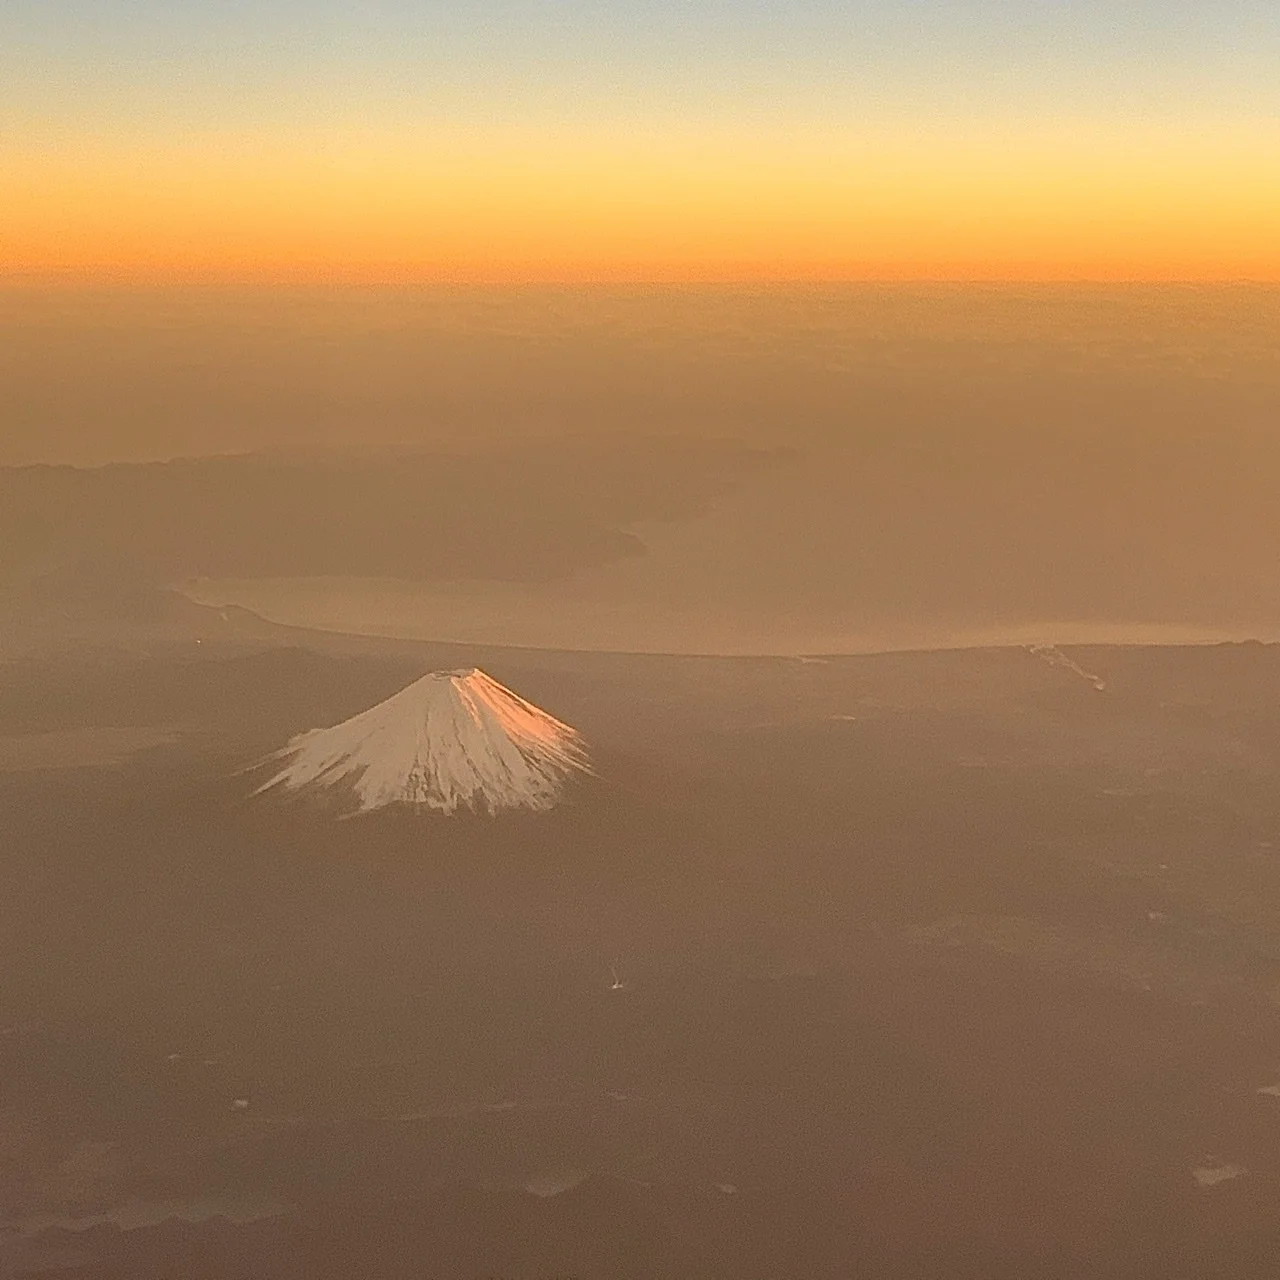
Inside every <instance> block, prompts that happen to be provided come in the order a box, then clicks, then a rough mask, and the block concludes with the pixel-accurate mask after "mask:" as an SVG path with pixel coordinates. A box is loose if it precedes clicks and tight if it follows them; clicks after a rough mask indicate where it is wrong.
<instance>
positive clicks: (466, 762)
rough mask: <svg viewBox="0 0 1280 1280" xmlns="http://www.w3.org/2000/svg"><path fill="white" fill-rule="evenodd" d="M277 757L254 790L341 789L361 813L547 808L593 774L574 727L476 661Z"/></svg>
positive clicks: (436, 675)
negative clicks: (579, 777)
mask: <svg viewBox="0 0 1280 1280" xmlns="http://www.w3.org/2000/svg"><path fill="white" fill-rule="evenodd" d="M270 759H271V760H272V761H277V762H278V761H284V762H285V764H284V767H283V768H282V769H280V770H279V771H278V772H277V773H275V774H274V775H273V776H272V777H270V778H269V779H268V780H267V781H266V782H264V783H263V784H262V786H260V787H259V788H258V790H257V792H255V794H259V795H260V794H262V793H264V792H267V791H272V790H275V789H277V788H279V789H282V790H284V791H297V792H304V793H308V794H311V795H317V794H324V793H334V794H336V796H337V797H338V798H340V799H348V800H354V801H355V807H356V809H357V811H359V812H368V811H369V810H371V809H379V808H382V807H383V806H384V805H398V804H404V805H411V806H414V807H421V808H426V809H436V810H439V811H441V812H443V813H454V812H456V811H457V810H458V809H460V808H466V809H473V810H477V811H482V812H487V813H490V814H492V813H496V812H498V811H499V810H501V809H549V808H551V807H552V805H554V804H555V803H556V802H557V801H558V800H559V799H560V797H561V794H562V791H563V786H564V783H565V781H566V780H567V779H568V778H569V777H570V776H572V775H573V774H575V773H586V772H590V766H589V764H588V761H587V754H586V748H585V745H584V743H583V741H582V739H581V737H580V736H579V734H578V733H577V731H576V730H575V729H572V728H570V726H569V725H567V724H562V723H561V722H560V721H559V720H556V719H555V718H554V717H552V716H550V715H548V714H547V713H546V712H545V711H541V710H539V708H537V707H535V706H534V705H533V704H532V703H529V702H526V701H525V700H524V699H523V698H521V697H519V696H518V695H517V694H515V693H512V691H511V690H510V689H508V688H506V687H505V686H503V685H501V684H499V683H498V682H497V681H496V680H494V679H493V678H492V677H490V676H488V675H486V674H485V673H484V672H483V671H480V670H479V669H477V668H474V667H473V668H470V669H464V670H457V671H436V672H432V673H431V674H430V675H426V676H423V677H422V678H421V679H420V680H415V681H414V683H413V684H411V685H409V686H408V687H407V688H405V689H402V690H401V691H400V692H399V693H397V694H394V695H393V696H392V697H390V698H387V699H386V700H385V701H384V702H380V703H378V704H377V705H376V706H374V707H370V708H369V710H368V711H363V712H361V713H360V714H359V715H356V716H352V717H351V718H350V719H349V720H344V721H343V722H342V723H341V724H336V725H333V726H332V727H330V728H327V729H312V730H309V731H308V732H306V733H302V734H298V735H297V736H296V737H294V738H292V739H291V740H290V742H289V744H288V745H287V746H286V747H284V748H283V749H282V750H281V751H278V752H276V753H275V754H274V755H273V756H272V757H270ZM264 763H265V762H264Z"/></svg>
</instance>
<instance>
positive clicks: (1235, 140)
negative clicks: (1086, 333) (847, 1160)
mask: <svg viewBox="0 0 1280 1280" xmlns="http://www.w3.org/2000/svg"><path fill="white" fill-rule="evenodd" d="M15 4H16V8H15V9H14V10H13V15H16V19H15V18H14V17H11V18H10V19H8V20H6V19H5V18H3V17H0V46H3V44H4V38H5V37H6V34H7V35H8V37H9V41H8V50H9V51H8V53H7V54H6V53H5V52H4V50H3V48H0V77H2V76H4V75H8V77H9V79H10V83H11V88H10V91H9V96H8V98H7V100H3V101H0V183H2V184H3V191H4V198H3V200H0V273H8V274H21V275H30V274H35V275H37V276H42V275H48V276H70V277H73V278H84V277H112V278H139V279H162V280H163V279H182V278H209V279H247V280H271V279H286V280H308V279H347V280H365V279H369V280H414V279H421V280H439V279H453V280H457V279H461V280H496V281H513V280H521V279H530V280H546V279H563V280H623V279H640V280H644V279H664V280H698V279H726V278H728V279H752V278H761V279H778V278H807V279H815V278H816V279H841V278H846V279H847V278H889V279H893V278H921V277H940V278H1003V279H1064V278H1065V279H1103V280H1114V279H1134V280H1161V279H1228V280H1234V279H1254V280H1278V279H1280V234H1277V228H1280V110H1273V109H1272V107H1274V106H1275V105H1276V104H1274V103H1273V102H1272V100H1271V99H1272V98H1273V97H1274V96H1276V95H1275V93H1274V90H1273V89H1271V88H1268V87H1267V86H1268V85H1270V84H1272V83H1273V81H1274V77H1272V78H1271V79H1268V78H1266V76H1265V74H1264V72H1263V70H1262V68H1263V67H1264V66H1265V65H1266V63H1267V56H1266V55H1267V50H1268V48H1270V47H1271V45H1275V46H1276V47H1280V34H1278V33H1280V23H1276V22H1272V23H1269V24H1266V25H1265V26H1260V25H1259V22H1260V19H1258V18H1257V16H1256V13H1255V12H1254V10H1253V9H1250V8H1249V7H1248V6H1242V5H1238V4H1233V3H1231V2H1230V0H1227V5H1226V8H1225V9H1224V10H1221V11H1219V15H1218V18H1216V19H1214V20H1212V21H1211V20H1210V18H1209V17H1208V16H1206V15H1205V14H1204V13H1203V11H1202V9H1197V8H1196V7H1195V6H1188V5H1184V4H1182V3H1181V0H1170V3H1169V4H1166V5H1164V6H1161V5H1154V4H1149V3H1147V2H1146V0H1135V3H1134V4H1133V5H1131V6H1129V7H1128V8H1126V10H1125V13H1124V14H1123V15H1121V16H1120V17H1119V18H1118V17H1117V16H1116V11H1115V9H1114V8H1109V7H1108V6H1103V5H1099V4H1097V3H1093V0H1082V3H1081V5H1080V6H1079V8H1078V9H1077V8H1073V9H1072V11H1071V13H1070V14H1068V13H1065V12H1063V13H1061V14H1060V13H1058V12H1057V10H1056V9H1055V10H1053V11H1052V12H1050V11H1049V9H1046V10H1045V12H1044V13H1041V12H1040V10H1039V9H1036V10H1035V13H1034V14H1033V15H1032V18H1029V19H1028V20H1027V21H1025V22H1015V21H1014V20H1013V17H1012V16H1011V11H1010V10H1009V9H1008V7H1007V6H1001V5H1000V4H997V3H994V0H963V2H960V0H957V4H956V5H954V6H952V7H951V8H948V6H946V5H943V4H940V3H935V2H934V0H928V3H924V4H923V7H921V6H915V7H913V6H912V5H905V4H898V3H889V2H888V0H875V2H873V0H851V2H850V4H849V5H848V6H847V7H846V6H837V7H835V8H834V9H833V8H832V7H831V6H829V5H823V4H821V3H819V0H802V2H801V3H800V7H799V8H798V9H797V11H796V14H794V15H793V16H792V20H790V21H789V23H784V24H779V23H778V22H777V21H776V20H775V17H774V16H770V15H771V13H772V11H771V10H768V9H767V8H765V7H762V6H760V5H759V4H756V3H754V2H753V0H752V2H747V3H745V5H744V8H743V10H742V11H741V12H739V11H737V10H735V11H734V15H736V16H734V15H729V16H726V14H727V12H728V11H725V12H724V13H722V12H721V10H720V9H719V8H718V7H716V6H714V5H710V4H705V3H702V0H699V3H697V4H693V5H691V6H688V7H686V8H681V7H680V6H672V5H671V4H669V3H667V4H659V5H658V8H657V9H655V10H654V13H655V14H658V17H656V18H653V17H651V18H649V19H646V20H645V21H646V22H649V23H650V26H649V27H646V26H645V22H641V21H640V19H639V18H637V17H636V16H635V15H634V14H633V15H632V16H631V17H630V18H628V17H627V16H626V13H625V12H624V10H623V8H620V7H619V6H618V5H617V4H614V3H612V0H610V3H609V4H605V5H603V6H602V8H601V10H600V15H603V16H600V15H597V18H596V20H597V22H598V25H597V26H596V27H592V26H591V23H590V21H589V20H588V18H587V17H586V16H585V11H583V13H580V14H578V17H577V18H575V20H574V21H575V23H576V25H573V24H570V25H566V26H564V27H561V28H553V27H548V23H547V14H546V12H544V11H543V10H542V9H539V8H538V6H536V5H534V6H529V5H523V4H520V3H513V4H512V5H511V6H509V11H508V9H503V10H501V12H500V13H499V11H497V10H494V9H493V8H492V6H489V7H488V8H486V7H485V6H484V5H483V4H478V3H476V0H467V3H466V4H465V5H464V8H465V9H466V11H467V12H466V13H465V14H463V15H461V17H460V18H459V20H458V21H457V23H456V24H455V25H454V26H452V27H450V26H447V25H446V26H439V25H437V27H432V28H430V29H419V27H418V26H415V25H414V24H415V23H419V24H420V23H421V22H422V21H425V19H424V18H423V17H422V15H423V14H427V13H428V11H429V10H428V9H422V8H415V7H414V6H412V5H409V4H405V3H401V0H387V3H386V4H385V5H384V6H383V7H382V8H380V9H379V10H378V12H379V14H381V15H382V20H383V23H384V26H383V27H381V28H377V29H374V28H369V29H364V28H360V29H356V28H351V27H350V25H349V21H348V19H347V18H343V17H341V14H340V11H339V9H333V10H332V12H330V11H329V10H328V9H325V10H324V11H323V13H322V14H321V18H320V19H317V20H316V22H315V23H313V24H312V25H310V26H308V25H305V24H303V23H302V21H301V20H302V17H303V16H304V15H303V14H302V12H301V10H299V9H297V6H296V5H292V4H291V3H290V2H288V0H269V2H268V3H266V4H265V7H264V8H263V9H262V10H261V13H260V14H258V11H257V10H254V11H253V13H250V11H249V10H245V11H244V12H243V13H241V14H240V17H239V18H238V19H237V21H236V22H235V23H232V22H231V20H230V18H227V17H226V15H222V16H219V15H220V13H221V10H220V9H219V8H218V7H217V6H209V5H203V4H198V3H194V0H187V2H186V3H180V4H178V5H177V6H176V7H170V8H166V7H164V6H158V5H155V4H154V3H152V0H146V2H145V3H141V2H140V3H139V4H138V5H135V6H134V7H132V8H130V7H129V6H125V5H122V4H120V3H118V0H107V2H106V3H105V5H104V6H102V7H100V8H97V9H93V10H92V14H96V15H97V19H96V25H95V23H94V22H91V21H90V18H91V16H92V14H91V13H90V9H88V8H86V7H85V6H84V4H83V3H82V0H48V2H47V3H45V4H43V5H41V4H35V3H34V0H15ZM54 10H65V11H66V12H65V13H64V14H63V15H62V16H63V18H64V19H65V22H64V24H63V27H62V28H58V26H57V17H58V15H57V13H55V12H54ZM295 10H297V11H296V12H295ZM384 10H385V12H384ZM144 11H145V12H144ZM1237 11H1238V12H1237ZM237 12H239V11H238V10H237ZM343 12H345V11H343ZM441 12H442V13H443V10H442V11H441ZM574 12H575V13H577V12H578V11H577V10H574ZM593 12H594V11H593ZM430 13H433V14H434V13H435V10H434V9H431V10H430ZM254 14H258V16H257V17H255V16H254ZM495 14H498V17H501V16H502V15H506V16H505V18H503V20H502V21H501V22H500V21H498V17H495ZM263 15H265V16H263ZM1250 15H1253V16H1252V17H1250ZM142 17H145V18H146V19H147V22H146V23H145V24H142V25H138V24H139V23H141V18H142ZM730 17H732V21H731V20H730ZM463 18H465V19H466V21H463V20H462V19H463ZM1032 19H1034V20H1032ZM1246 19H1249V21H1251V22H1252V23H1253V26H1252V27H1250V26H1249V25H1248V22H1247V21H1246ZM6 21H11V22H14V23H15V26H14V30H13V31H11V32H8V33H6V30H5V23H6ZM432 21H436V22H437V23H439V22H444V21H445V19H441V18H435V19H432ZM753 21H754V24H755V25H754V26H753V25H752V22H753ZM521 22H524V24H525V25H524V26H521V25H520V24H521ZM130 23H134V24H135V25H134V26H133V27H131V26H130ZM326 23H328V24H329V25H328V26H326ZM344 23H347V25H343V24H344ZM486 23H487V24H488V25H485V24H486ZM504 23H505V26H504ZM921 23H924V25H923V26H921ZM166 24H167V25H166ZM255 24H257V25H255ZM335 24H336V25H335ZM663 24H665V25H663ZM716 24H719V25H716ZM1233 24H1234V25H1233ZM1272 28H1276V30H1272ZM1170 31H1171V32H1172V33H1173V35H1172V36H1169V35H1168V32H1170ZM246 33H247V34H246ZM477 33H478V34H477ZM797 33H798V34H797ZM921 33H923V34H921ZM482 36H483V39H481V37H482ZM308 39H309V40H310V43H307V40H308ZM415 40H417V42H418V43H417V44H416V45H415V44H414V41H415ZM646 40H647V41H648V46H646V43H645V42H646ZM24 41H25V43H26V48H25V49H24V47H23V42H24ZM788 41H790V42H791V43H790V44H788ZM1267 41H1270V42H1271V44H1270V45H1269V44H1268V43H1267ZM255 42H256V43H255ZM405 49H407V50H409V52H408V53H404V52H403V50H405Z"/></svg>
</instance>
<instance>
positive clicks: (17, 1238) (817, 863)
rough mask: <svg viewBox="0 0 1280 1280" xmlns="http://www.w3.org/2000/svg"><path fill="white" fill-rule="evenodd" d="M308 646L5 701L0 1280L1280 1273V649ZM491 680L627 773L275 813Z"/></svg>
mask: <svg viewBox="0 0 1280 1280" xmlns="http://www.w3.org/2000/svg"><path fill="white" fill-rule="evenodd" d="M266 630H267V631H268V632H270V634H269V635H266V634H264V635H263V636H260V637H257V638H255V637H253V636H247V635H240V636H238V637H234V638H229V639H227V640H225V641H219V640H217V639H216V638H211V639H208V640H206V641H204V642H203V643H200V644H198V645H197V644H195V643H190V644H182V643H172V644H168V645H164V646H156V645H152V646H151V647H150V648H149V649H145V650H144V649H142V648H136V649H135V651H134V652H132V653H126V652H124V651H116V650H103V651H98V652H92V653H91V652H88V651H86V650H83V649H75V650H68V651H67V652H66V653H64V654H63V655H62V656H59V657H48V656H46V657H41V658H38V659H37V658H25V659H18V660H15V661H12V662H9V663H6V664H4V665H3V666H2V667H0V735H2V736H3V738H4V741H5V743H6V744H7V753H6V755H5V756H4V757H3V759H4V760H7V761H8V762H9V764H8V765H7V766H6V768H5V769H4V770H3V771H0V839H2V841H3V844H2V850H3V851H2V854H0V972H3V974H4V981H3V984H2V985H0V1207H2V1208H3V1210H4V1213H3V1215H2V1216H0V1223H2V1224H3V1232H4V1234H3V1236H0V1273H5V1271H6V1269H7V1272H8V1273H10V1274H29V1275H39V1274H55V1273H56V1274H58V1275H60V1276H65V1277H71V1278H79V1280H89V1278H90V1277H93V1278H94V1280H107V1277H111V1278H113V1280H152V1278H154V1280H160V1278H161V1277H164V1278H166V1280H199V1278H202V1277H209V1278H211V1280H212V1278H214V1277H217V1278H222V1277H228V1278H229V1277H236V1278H238V1280H284V1278H285V1277H288V1278H289V1280H295V1278H296V1280H304V1278H305V1280H329V1278H330V1277H332V1278H333V1280H382V1278H383V1277H405V1278H408V1277H414V1278H417V1277H441V1278H444V1280H451V1278H453V1277H477V1278H478V1277H484V1276H501V1277H504V1280H525V1278H528V1280H535V1278H542V1280H549V1278H550V1277H552V1276H561V1277H569V1276H573V1277H581V1278H582V1280H587V1278H588V1277H590V1278H592V1280H597V1278H598V1280H612V1278H613V1277H619V1278H622V1277H636V1278H637V1280H641V1278H644V1280H656V1278H658V1277H670V1278H671V1280H700V1278H702V1277H706V1278H707V1280H712V1278H717V1280H718V1278H720V1277H723V1278H724V1280H743V1278H755V1277H759V1278H760V1280H766V1278H768V1280H790V1278H791V1277H795V1278H796V1280H810V1278H812V1280H819V1278H822V1277H837V1276H850V1277H852V1276H874V1277H877V1280H880V1278H886V1280H897V1278H901V1280H908V1278H910V1280H915V1278H917V1277H928V1278H933V1277H936V1278H937V1280H942V1278H944V1277H946V1278H948V1280H950V1278H952V1277H972V1278H973V1280H979V1278H981V1280H991V1278H994V1277H1009V1278H1011V1280H1012V1278H1014V1277H1017V1278H1019V1280H1021V1278H1023V1277H1032V1276H1034V1277H1043V1278H1044V1280H1056V1278H1057V1277H1062V1278H1063V1280H1066V1278H1068V1277H1071V1278H1075V1277H1079V1278H1082V1280H1083V1278H1085V1277H1115V1278H1117V1280H1120V1278H1124V1280H1135V1278H1139V1277H1151V1280H1156V1278H1157V1277H1158V1278H1160V1280H1183V1278H1186V1280H1190V1278H1191V1277H1218V1276H1221V1277H1224V1278H1225V1277H1231V1278H1232V1280H1253V1278H1255V1277H1256V1278H1258V1280H1262V1278H1264V1277H1265V1278H1267V1280H1271V1278H1272V1277H1274V1276H1275V1275H1277V1274H1280V1097H1277V1096H1273V1095H1271V1094H1269V1093H1265V1092H1259V1090H1264V1089H1267V1088H1269V1087H1270V1086H1272V1085H1275V1084H1277V1083H1278V1082H1280V647H1271V646H1262V645H1256V644H1245V645H1222V646H1212V647H1208V646H1207V647H1202V648H1146V649H1144V648H1116V649H1094V650H1070V651H1069V657H1070V658H1071V660H1073V661H1074V662H1075V663H1077V664H1078V665H1079V666H1080V668H1082V669H1083V670H1084V671H1085V672H1087V673H1090V674H1094V675H1096V676H1098V677H1099V678H1100V679H1101V680H1103V681H1105V685H1106V687H1105V688H1104V689H1102V690H1099V689H1097V688H1095V687H1094V685H1093V683H1091V682H1090V680H1089V679H1087V678H1085V677H1084V676H1082V675H1081V674H1079V673H1077V672H1074V671H1072V670H1070V669H1067V668H1066V667H1064V666H1055V665H1052V664H1051V663H1050V662H1049V661H1046V660H1045V659H1044V658H1043V657H1040V656H1037V655H1034V654H1032V653H1030V652H1028V651H1026V650H1023V649H1016V648H1014V649H990V650H969V651H962V652H949V653H918V654H896V655H881V656H876V657H864V658H838V659H831V660H828V661H812V660H808V661H790V660H781V659H768V660H765V659H761V660H746V659H743V660H726V659H710V658H661V657H643V658H640V657H635V658H632V657H624V656H606V655H585V654H580V655H576V654H553V653H537V652H532V651H525V652H521V651H516V650H507V651H500V650H492V651H485V650H482V649H476V648H468V649H466V650H465V651H463V650H458V649H451V648H447V647H444V646H429V645H407V644H399V643H393V642H382V641H375V640H356V639H350V638H343V637H336V636H328V637H326V636H320V635H315V636H311V637H309V638H307V645H308V647H300V646H296V642H297V640H298V637H296V636H293V637H289V636H285V633H284V632H282V631H280V630H279V629H276V630H274V631H273V630H271V629H270V628H267V629H266ZM282 637H284V638H286V639H289V640H291V643H290V644H289V645H288V646H282V645H281V639H282ZM295 646H296V647H295ZM463 662H465V663H468V664H470V663H479V664H480V665H481V666H483V667H484V668H485V669H486V670H488V671H489V672H490V673H491V674H492V675H494V676H495V677H496V678H497V679H499V680H501V681H503V682H504V683H506V684H508V685H510V686H511V687H512V688H514V689H516V690H517V691H518V692H520V693H521V694H523V695H524V696H526V697H528V698H529V699H531V700H532V701H534V702H536V703H538V704H539V705H541V706H543V707H545V708H546V709H547V710H549V711H551V712H552V713H553V714H555V715H558V716H560V717H562V718H564V719H566V720H568V721H570V722H571V723H573V724H575V725H576V726H578V727H579V728H580V729H581V730H582V731H583V732H584V733H585V734H586V735H587V737H588V739H589V741H590V742H591V744H592V745H593V747H594V749H595V755H596V762H597V766H598V771H599V777H598V778H596V779H591V780H588V781H587V782H586V783H584V784H583V785H581V786H580V787H579V788H578V789H577V790H576V791H575V792H574V793H573V796H572V802H571V803H569V804H567V805H566V806H564V807H563V808H561V809H560V810H557V811H555V812H553V813H550V814H547V815H541V816H531V817H527V818H525V817H521V818H515V817H508V818H503V819H500V820H496V821H488V820H481V819H471V818H460V819H456V820H446V819H439V818H416V817H412V816H409V815H397V814H382V815H374V816H370V817H367V818H363V819H358V820H355V821H350V822H341V823H336V822H331V821H329V820H327V819H326V818H324V817H323V816H322V815H319V814H317V813H315V812H313V811H310V810H308V809H306V808H300V807H297V806H289V805H284V806H282V805H280V804H278V803H275V802H270V801H265V800H264V801H250V800H248V798H247V797H248V793H249V791H250V790H251V787H252V781H253V776H254V775H252V774H248V775H246V774H241V773H239V772H238V771H239V770H240V769H241V768H242V767H243V766H244V765H246V764H249V763H251V762H252V761H254V760H255V759H257V758H258V757H259V756H260V755H261V754H262V753H263V752H265V751H267V750H270V749H271V748H273V747H275V746H277V745H279V744H280V743H281V742H283V741H284V740H285V739H286V738H287V737H288V736H289V735H290V734H292V733H294V732H296V731H298V730H300V729H304V728H309V727H312V726H314V725H317V724H328V723H333V722H335V721H337V720H339V719H341V718H343V717H345V716H347V715H350V714H352V713H353V712H355V711H357V710H360V709H362V708H363V707H365V706H368V705H370V704H371V703H373V702H375V701H377V700H379V699H380V698H382V697H385V696H387V695H388V694H390V693H391V692H393V691H395V690H396V689H398V688H400V687H401V686H402V685H404V684H406V683H408V681H409V680H411V679H412V678H414V677H415V676H416V675H418V674H420V673H421V672H422V671H423V670H425V669H428V668H431V667H438V666H456V665H460V664H461V663H463ZM124 729H141V730H156V731H157V732H156V738H155V741H154V742H153V743H152V744H151V745H143V746H142V747H141V749H139V750H137V751H136V753H135V754H133V755H132V756H130V757H128V758H125V759H122V760H121V762H120V763H117V764H110V763H103V762H102V761H101V760H97V761H95V762H93V763H90V764H85V763H83V762H82V760H81V757H82V756H83V753H84V751H85V744H86V743H92V742H95V741H97V739H95V738H94V734H95V733H97V731H99V730H113V731H119V730H124ZM33 735H38V737H37V736H33ZM19 738H21V739H23V740H24V741H26V742H27V744H28V745H31V746H32V749H33V750H34V745H33V744H36V743H37V742H39V744H40V751H39V753H38V758H37V756H35V755H33V756H32V759H34V760H36V763H37V764H38V765H39V767H35V765H31V766H29V767H26V766H22V760H23V756H22V742H21V741H15V740H17V739H19ZM113 741H114V740H113ZM64 747H65V752H66V759H65V760H64V761H62V762H61V767H53V764H51V762H50V759H49V755H50V752H52V753H53V754H54V755H55V756H56V754H57V752H58V750H60V749H63V748H64ZM15 762H16V763H15ZM55 763H56V762H55ZM615 973H616V975H617V980H618V981H619V982H620V983H621V984H622V986H621V989H618V990H612V989H611V987H612V985H613V982H614V974H615ZM1197 1172H1198V1174H1199V1176H1197ZM95 1215H96V1216H95Z"/></svg>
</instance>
